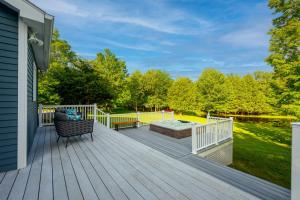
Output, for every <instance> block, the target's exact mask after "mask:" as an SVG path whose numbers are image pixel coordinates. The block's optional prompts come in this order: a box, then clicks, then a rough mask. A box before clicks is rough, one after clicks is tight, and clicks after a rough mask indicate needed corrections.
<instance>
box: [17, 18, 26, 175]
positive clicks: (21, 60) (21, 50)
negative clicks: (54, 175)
mask: <svg viewBox="0 0 300 200" xmlns="http://www.w3.org/2000/svg"><path fill="white" fill-rule="evenodd" d="M18 27H19V30H18V169H20V168H24V167H26V165H27V63H28V58H27V57H28V43H27V37H28V36H27V34H28V27H27V25H26V24H25V23H24V22H23V21H22V19H21V18H20V17H19V25H18Z"/></svg>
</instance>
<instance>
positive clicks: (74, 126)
mask: <svg viewBox="0 0 300 200" xmlns="http://www.w3.org/2000/svg"><path fill="white" fill-rule="evenodd" d="M54 125H55V129H56V132H57V134H58V138H57V142H58V141H59V139H60V137H66V138H67V141H66V147H67V146H68V142H69V138H70V137H73V136H81V135H83V134H88V133H89V134H91V139H92V141H93V128H94V121H93V120H79V121H75V120H69V119H68V116H67V114H66V113H63V112H60V111H56V112H55V114H54Z"/></svg>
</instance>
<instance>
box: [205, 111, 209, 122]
mask: <svg viewBox="0 0 300 200" xmlns="http://www.w3.org/2000/svg"><path fill="white" fill-rule="evenodd" d="M209 118H210V114H209V112H208V113H207V116H206V123H209Z"/></svg>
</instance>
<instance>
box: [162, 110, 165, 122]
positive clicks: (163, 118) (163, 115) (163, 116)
mask: <svg viewBox="0 0 300 200" xmlns="http://www.w3.org/2000/svg"><path fill="white" fill-rule="evenodd" d="M161 119H162V120H165V111H164V110H162V111H161Z"/></svg>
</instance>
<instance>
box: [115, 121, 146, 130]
mask: <svg viewBox="0 0 300 200" xmlns="http://www.w3.org/2000/svg"><path fill="white" fill-rule="evenodd" d="M139 122H140V121H138V120H132V121H123V122H112V124H113V125H114V126H115V130H116V131H119V125H125V124H132V126H133V127H134V128H136V127H137V123H139Z"/></svg>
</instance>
